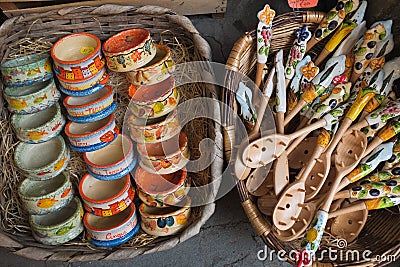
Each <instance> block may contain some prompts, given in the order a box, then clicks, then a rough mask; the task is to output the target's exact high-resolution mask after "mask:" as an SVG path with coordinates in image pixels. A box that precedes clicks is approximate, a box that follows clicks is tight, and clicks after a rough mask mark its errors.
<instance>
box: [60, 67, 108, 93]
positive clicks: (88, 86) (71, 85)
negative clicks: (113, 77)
mask: <svg viewBox="0 0 400 267" xmlns="http://www.w3.org/2000/svg"><path fill="white" fill-rule="evenodd" d="M106 79H108V74H107V73H106V68H104V67H103V68H102V69H101V70H100V71H99V72H98V73H97V74H96V75H94V76H93V77H91V78H89V79H88V80H85V81H78V82H75V81H63V80H58V81H59V82H60V86H61V87H62V88H63V90H64V91H66V92H69V91H75V92H76V93H77V94H80V93H81V91H83V92H87V90H89V91H90V90H93V88H92V87H95V86H96V85H97V84H101V83H104V80H106Z"/></svg>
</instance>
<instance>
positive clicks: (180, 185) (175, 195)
mask: <svg viewBox="0 0 400 267" xmlns="http://www.w3.org/2000/svg"><path fill="white" fill-rule="evenodd" d="M135 181H136V185H137V186H138V195H139V198H140V199H141V200H142V201H143V202H144V203H145V204H146V205H148V206H151V207H168V206H173V205H176V204H177V203H179V202H181V201H182V199H184V198H185V197H186V195H187V194H188V192H189V190H190V178H189V177H188V176H187V172H186V169H182V170H179V171H177V172H174V173H170V174H164V175H160V174H153V173H149V172H147V171H145V170H144V169H142V168H140V167H139V168H137V169H136V173H135Z"/></svg>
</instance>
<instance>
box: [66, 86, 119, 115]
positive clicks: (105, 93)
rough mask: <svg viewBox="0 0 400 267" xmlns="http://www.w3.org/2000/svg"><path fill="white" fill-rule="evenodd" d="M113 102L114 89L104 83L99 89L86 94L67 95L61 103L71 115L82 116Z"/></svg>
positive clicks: (102, 108)
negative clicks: (77, 95)
mask: <svg viewBox="0 0 400 267" xmlns="http://www.w3.org/2000/svg"><path fill="white" fill-rule="evenodd" d="M113 102H114V91H113V89H112V88H111V86H109V85H106V86H105V87H103V88H102V89H101V90H100V91H97V92H96V93H94V94H91V95H88V96H80V97H74V96H67V97H66V98H65V99H64V101H63V103H64V107H65V108H66V109H67V112H68V114H69V115H70V116H71V117H83V116H89V115H92V114H95V113H98V112H100V111H102V110H104V109H106V108H108V107H109V106H111V104H112V103H113Z"/></svg>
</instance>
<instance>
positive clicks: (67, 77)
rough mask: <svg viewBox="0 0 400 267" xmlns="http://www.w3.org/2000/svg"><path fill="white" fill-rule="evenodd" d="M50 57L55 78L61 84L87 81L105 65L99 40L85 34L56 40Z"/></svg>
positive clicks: (75, 34) (81, 33) (70, 35)
mask: <svg viewBox="0 0 400 267" xmlns="http://www.w3.org/2000/svg"><path fill="white" fill-rule="evenodd" d="M51 57H52V58H53V61H54V71H55V73H56V75H57V78H58V79H59V80H60V81H63V82H69V81H72V82H78V81H86V80H89V79H91V78H92V77H94V76H95V75H96V74H97V73H99V71H100V70H101V69H103V68H104V65H105V60H104V58H103V56H102V54H101V42H100V39H99V38H97V37H96V36H95V35H93V34H90V33H85V32H80V33H74V34H69V35H67V36H65V37H63V38H61V39H60V40H58V41H57V42H56V43H55V44H54V45H53V47H52V49H51Z"/></svg>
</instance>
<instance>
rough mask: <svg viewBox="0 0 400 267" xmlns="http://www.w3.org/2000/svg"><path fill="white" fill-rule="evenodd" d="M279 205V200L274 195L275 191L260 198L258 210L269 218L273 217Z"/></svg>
mask: <svg viewBox="0 0 400 267" xmlns="http://www.w3.org/2000/svg"><path fill="white" fill-rule="evenodd" d="M277 203H278V198H277V197H276V195H275V194H274V190H270V191H269V192H268V193H266V194H265V195H263V196H261V197H259V198H258V200H257V206H258V209H259V210H260V212H261V213H262V214H264V215H267V216H272V214H273V213H274V209H275V207H276V204H277Z"/></svg>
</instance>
